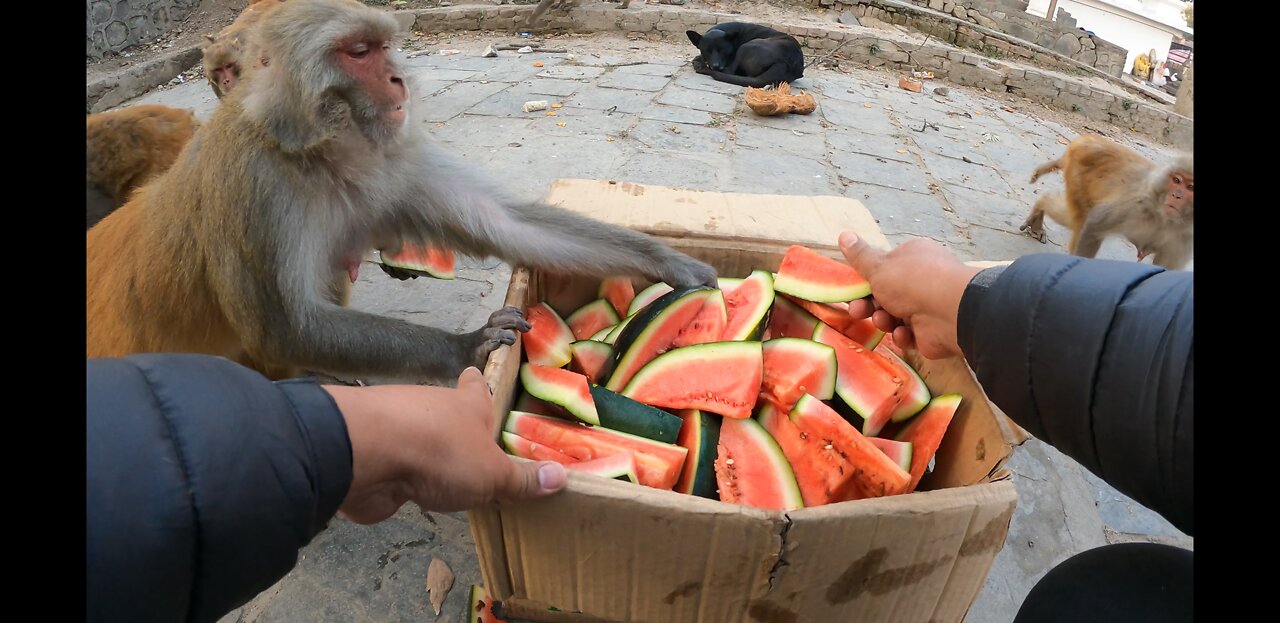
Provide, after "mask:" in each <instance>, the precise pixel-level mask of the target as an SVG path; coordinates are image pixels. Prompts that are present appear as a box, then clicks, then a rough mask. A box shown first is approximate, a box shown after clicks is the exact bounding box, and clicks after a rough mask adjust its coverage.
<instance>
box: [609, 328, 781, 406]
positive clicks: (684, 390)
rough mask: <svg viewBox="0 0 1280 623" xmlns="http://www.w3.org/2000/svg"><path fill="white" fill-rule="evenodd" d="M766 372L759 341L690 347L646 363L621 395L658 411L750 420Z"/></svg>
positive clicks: (714, 343) (717, 343)
mask: <svg viewBox="0 0 1280 623" xmlns="http://www.w3.org/2000/svg"><path fill="white" fill-rule="evenodd" d="M762 368H763V351H762V349H761V346H760V342H713V343H710V344H698V345H696V346H686V347H685V348H677V349H674V350H670V351H667V352H665V353H663V354H661V355H658V356H657V357H656V358H654V359H653V360H652V361H650V362H649V363H648V364H645V366H644V367H643V368H641V369H640V371H639V372H637V373H636V374H635V376H634V377H632V379H631V381H630V382H629V383H628V384H627V387H626V388H625V389H624V390H623V391H622V395H624V396H626V397H628V398H631V399H632V400H637V401H640V402H643V403H645V404H647V405H653V406H655V407H663V408H668V409H699V410H702V411H710V412H712V413H719V414H720V415H723V416H725V417H726V418H739V419H741V418H748V417H751V411H752V410H753V409H754V408H755V405H756V399H757V397H758V396H759V394H760V381H761V376H762V374H763V370H762Z"/></svg>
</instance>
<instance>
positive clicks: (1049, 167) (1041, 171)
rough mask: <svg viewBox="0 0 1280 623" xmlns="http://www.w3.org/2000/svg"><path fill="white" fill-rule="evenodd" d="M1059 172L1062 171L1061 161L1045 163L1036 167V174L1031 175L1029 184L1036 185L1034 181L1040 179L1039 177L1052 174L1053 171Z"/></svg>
mask: <svg viewBox="0 0 1280 623" xmlns="http://www.w3.org/2000/svg"><path fill="white" fill-rule="evenodd" d="M1061 170H1062V160H1061V159H1058V160H1054V161H1051V162H1046V163H1044V164H1042V165H1040V166H1038V167H1036V172H1035V173H1032V174H1031V183H1032V184H1034V183H1036V180H1038V179H1040V176H1042V175H1048V174H1050V173H1053V172H1054V171H1061Z"/></svg>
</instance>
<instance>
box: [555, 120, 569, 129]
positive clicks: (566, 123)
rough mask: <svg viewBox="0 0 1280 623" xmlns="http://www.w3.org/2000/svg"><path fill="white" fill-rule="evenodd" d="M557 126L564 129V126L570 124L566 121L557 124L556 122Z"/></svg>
mask: <svg viewBox="0 0 1280 623" xmlns="http://www.w3.org/2000/svg"><path fill="white" fill-rule="evenodd" d="M556 125H558V126H560V127H562V128H563V127H564V126H566V125H569V124H568V122H566V121H557V122H556Z"/></svg>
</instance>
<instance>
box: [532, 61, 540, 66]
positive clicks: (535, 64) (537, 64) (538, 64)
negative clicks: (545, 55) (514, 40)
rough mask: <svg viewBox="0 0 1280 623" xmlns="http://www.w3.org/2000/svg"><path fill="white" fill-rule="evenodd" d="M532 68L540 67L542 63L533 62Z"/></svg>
mask: <svg viewBox="0 0 1280 623" xmlns="http://www.w3.org/2000/svg"><path fill="white" fill-rule="evenodd" d="M533 66H534V67H542V61H534V62H533Z"/></svg>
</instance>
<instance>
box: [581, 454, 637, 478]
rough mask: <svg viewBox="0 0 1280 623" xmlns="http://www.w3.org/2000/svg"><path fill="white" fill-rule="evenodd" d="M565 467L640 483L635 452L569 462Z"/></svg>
mask: <svg viewBox="0 0 1280 623" xmlns="http://www.w3.org/2000/svg"><path fill="white" fill-rule="evenodd" d="M565 467H566V468H568V469H571V470H573V471H575V472H586V473H588V474H595V475H596V476H602V477H604V478H612V479H615V480H625V481H627V482H632V483H635V484H640V477H639V476H637V475H636V453H635V452H619V453H618V454H611V455H609V456H605V457H600V458H598V459H592V460H590V461H579V462H577V463H569V464H567V465H565Z"/></svg>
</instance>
